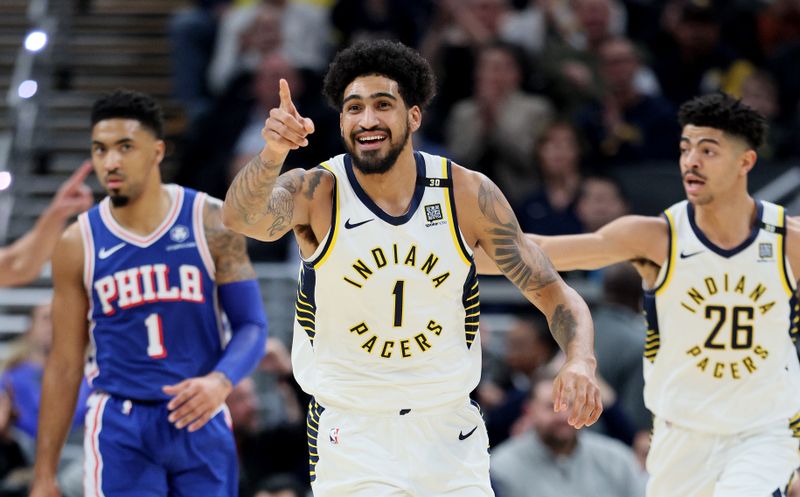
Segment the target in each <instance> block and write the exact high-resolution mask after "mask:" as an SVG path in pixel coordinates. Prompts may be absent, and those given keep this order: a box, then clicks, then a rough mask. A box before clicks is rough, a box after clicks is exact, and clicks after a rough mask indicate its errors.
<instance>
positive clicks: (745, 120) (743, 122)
mask: <svg viewBox="0 0 800 497" xmlns="http://www.w3.org/2000/svg"><path fill="white" fill-rule="evenodd" d="M678 121H679V122H680V125H681V127H684V126H686V125H687V124H693V125H695V126H704V127H709V128H715V129H718V130H721V131H724V132H725V133H728V134H730V135H733V136H736V137H739V138H742V139H743V140H745V141H746V142H747V144H748V145H749V146H750V147H751V148H752V149H754V150H755V149H757V148H759V147H760V146H761V145H762V144H763V143H764V138H765V137H766V134H767V120H766V119H765V118H764V116H762V115H761V114H760V113H759V112H757V111H755V110H753V109H752V108H750V107H749V106H747V105H745V104H743V103H742V101H741V100H739V99H736V98H733V97H732V96H730V95H728V94H726V93H722V92H719V93H713V94H710V95H703V96H699V97H695V98H693V99H691V100H689V101H688V102H686V103H684V104H683V105H681V108H680V110H679V111H678Z"/></svg>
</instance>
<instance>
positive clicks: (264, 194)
mask: <svg viewBox="0 0 800 497" xmlns="http://www.w3.org/2000/svg"><path fill="white" fill-rule="evenodd" d="M281 166H282V164H277V163H273V162H267V163H265V162H264V161H262V160H261V157H260V156H259V155H256V156H255V157H253V158H252V159H251V160H250V162H248V163H247V165H246V166H244V168H243V169H242V170H241V171H240V172H239V174H237V175H236V178H234V180H233V183H231V187H230V188H229V189H228V193H227V194H226V195H225V200H227V201H228V202H229V203H230V205H231V206H233V208H234V209H235V210H236V212H238V213H239V215H240V216H241V218H242V220H243V221H244V222H245V223H246V224H248V225H251V226H252V225H253V224H256V223H257V222H258V221H259V220H260V219H261V218H263V217H264V216H265V215H267V214H268V213H269V204H268V203H267V202H266V199H268V198H270V196H271V195H272V189H273V188H274V187H275V182H276V179H277V176H278V173H279V172H280V169H281Z"/></svg>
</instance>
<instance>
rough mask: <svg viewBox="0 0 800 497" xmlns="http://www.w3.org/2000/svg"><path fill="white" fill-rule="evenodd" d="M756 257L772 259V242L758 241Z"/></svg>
mask: <svg viewBox="0 0 800 497" xmlns="http://www.w3.org/2000/svg"><path fill="white" fill-rule="evenodd" d="M758 258H759V259H762V260H763V259H772V258H773V255H772V243H769V242H767V243H759V244H758Z"/></svg>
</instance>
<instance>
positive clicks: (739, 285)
mask: <svg viewBox="0 0 800 497" xmlns="http://www.w3.org/2000/svg"><path fill="white" fill-rule="evenodd" d="M733 291H734V292H738V293H741V294H742V295H744V276H742V277H741V278H739V282H738V283H736V288H734V289H733Z"/></svg>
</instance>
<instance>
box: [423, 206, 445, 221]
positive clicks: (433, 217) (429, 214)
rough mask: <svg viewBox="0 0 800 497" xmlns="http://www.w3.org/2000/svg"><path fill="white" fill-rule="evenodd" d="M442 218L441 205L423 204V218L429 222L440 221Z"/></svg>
mask: <svg viewBox="0 0 800 497" xmlns="http://www.w3.org/2000/svg"><path fill="white" fill-rule="evenodd" d="M443 218H444V216H442V206H441V205H439V204H431V205H426V206H425V219H427V220H428V222H429V223H432V222H434V221H441V220H442V219H443Z"/></svg>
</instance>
